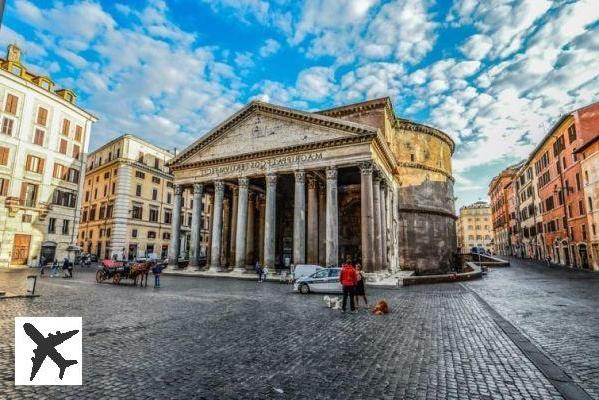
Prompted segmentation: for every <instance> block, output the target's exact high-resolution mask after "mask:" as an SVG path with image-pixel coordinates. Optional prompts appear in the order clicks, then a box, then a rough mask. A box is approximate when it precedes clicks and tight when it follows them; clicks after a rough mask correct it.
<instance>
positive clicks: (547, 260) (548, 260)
mask: <svg viewBox="0 0 599 400" xmlns="http://www.w3.org/2000/svg"><path fill="white" fill-rule="evenodd" d="M545 262H546V263H547V266H548V267H551V256H550V255H548V256H547V257H546V258H545Z"/></svg>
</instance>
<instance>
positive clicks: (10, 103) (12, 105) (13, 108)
mask: <svg viewBox="0 0 599 400" xmlns="http://www.w3.org/2000/svg"><path fill="white" fill-rule="evenodd" d="M18 103H19V98H18V97H17V96H15V95H12V94H8V95H7V96H6V105H5V107H4V111H6V112H7V113H10V114H16V113H17V104H18Z"/></svg>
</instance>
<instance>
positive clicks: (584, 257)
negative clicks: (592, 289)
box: [578, 244, 589, 269]
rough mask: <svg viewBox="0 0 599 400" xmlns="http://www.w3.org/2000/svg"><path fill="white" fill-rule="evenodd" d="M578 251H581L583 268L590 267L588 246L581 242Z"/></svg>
mask: <svg viewBox="0 0 599 400" xmlns="http://www.w3.org/2000/svg"><path fill="white" fill-rule="evenodd" d="M578 252H579V253H580V266H581V268H583V269H587V268H589V258H588V255H587V246H585V245H584V244H581V245H579V246H578Z"/></svg>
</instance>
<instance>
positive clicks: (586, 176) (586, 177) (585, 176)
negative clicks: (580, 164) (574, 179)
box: [584, 171, 589, 185]
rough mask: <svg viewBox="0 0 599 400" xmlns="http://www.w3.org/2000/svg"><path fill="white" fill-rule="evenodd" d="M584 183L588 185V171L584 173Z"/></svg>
mask: <svg viewBox="0 0 599 400" xmlns="http://www.w3.org/2000/svg"><path fill="white" fill-rule="evenodd" d="M584 181H585V182H586V183H587V185H588V184H589V171H584Z"/></svg>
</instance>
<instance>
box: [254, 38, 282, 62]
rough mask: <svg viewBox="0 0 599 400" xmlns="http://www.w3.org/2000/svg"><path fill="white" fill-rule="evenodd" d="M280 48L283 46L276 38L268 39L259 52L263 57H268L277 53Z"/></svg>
mask: <svg viewBox="0 0 599 400" xmlns="http://www.w3.org/2000/svg"><path fill="white" fill-rule="evenodd" d="M280 48H281V45H280V44H279V42H277V41H276V40H274V39H266V41H265V42H264V45H263V46H262V47H260V50H258V53H259V54H260V56H261V57H264V58H266V57H268V56H271V55H273V54H275V53H276V52H278V51H279V49H280Z"/></svg>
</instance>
